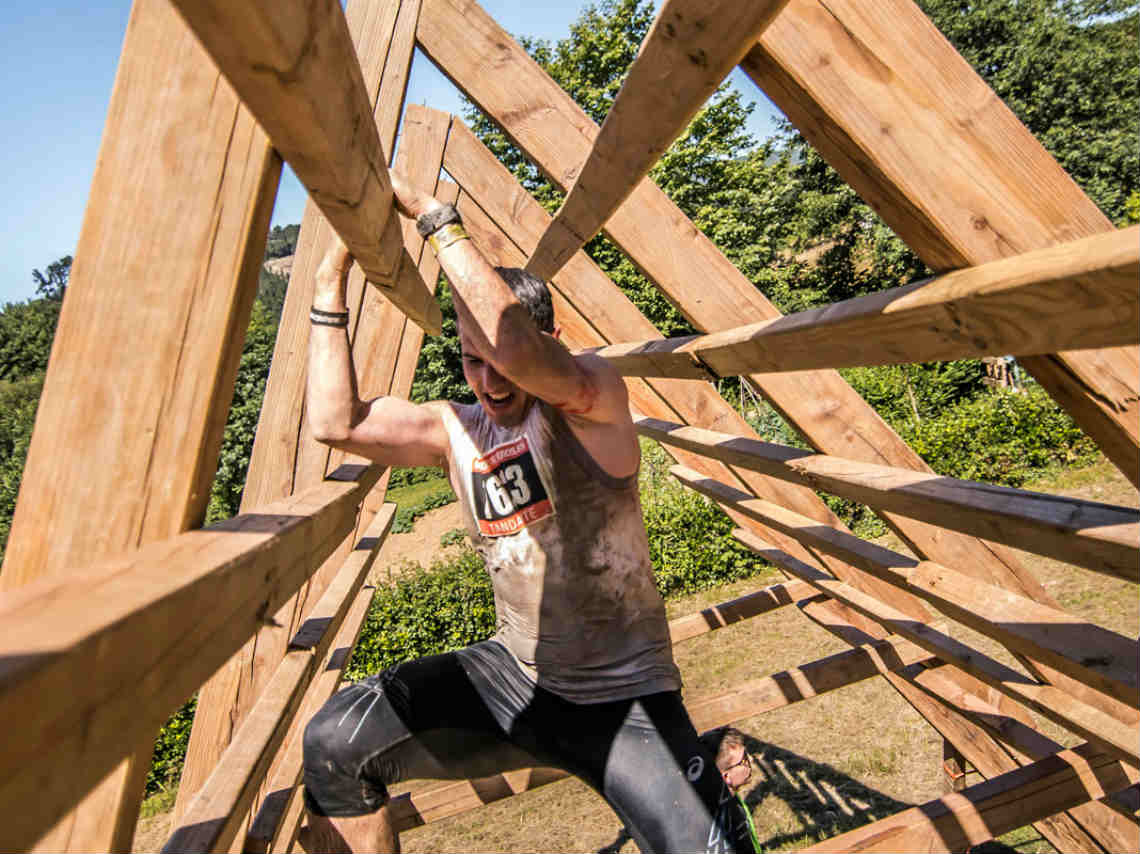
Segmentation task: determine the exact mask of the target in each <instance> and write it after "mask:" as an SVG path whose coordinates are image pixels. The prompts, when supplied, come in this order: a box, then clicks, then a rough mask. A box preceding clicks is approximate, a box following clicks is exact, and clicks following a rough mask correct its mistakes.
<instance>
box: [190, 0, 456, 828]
mask: <svg viewBox="0 0 1140 854" xmlns="http://www.w3.org/2000/svg"><path fill="white" fill-rule="evenodd" d="M418 13H419V4H418V2H415V0H403V2H401V0H385V2H381V3H368V2H356V3H352V4H350V5H349V8H348V12H347V18H348V23H349V28H350V31H351V33H352V36H353V39H354V41H355V44H356V45H357V49H358V51H359V54H360V56H361V59H362V61H363V62H364V63H365V67H364V70H363V73H364V74H365V75H366V79H367V83H368V86H367V88H368V97H369V99H370V101H371V102H375V103H376V111H375V127H376V129H377V131H378V133H379V135H380V137H381V143H382V145H383V146H384V150H385V151H387V152H390V151H391V150H392V149H393V147H394V143H395V139H396V128H397V123H398V121H399V106H400V104H401V103H402V100H403V93H404V88H405V81H406V79H407V73H408V67H409V64H410V62H411V55H412V48H413V44H412V41H413V37H412V33H414V31H415V26H416V20H417V18H418ZM382 87H387V88H382ZM393 105H394V106H395V109H393ZM438 145H439V148H442V145H443V142H442V140H440V142H439V144H438ZM439 156H440V155H437V159H436V163H435V166H434V171H432V168H433V167H431V166H430V164H426V165H425V166H424V169H425V172H426V173H430V174H425V178H426V179H430V180H433V181H434V177H435V175H437V174H438V172H439V162H438V158H439ZM429 159H430V158H429ZM395 219H398V217H396V218H395ZM413 233H414V230H413ZM335 239H336V235H335V233H334V232H333V230H332V228H331V227H330V226H329V225H328V223H327V222H325V220H324V219H323V217H322V216H321V214H320V212H319V211H318V209H317V208H316V206H315V205H313V204H312V202H311V201H310V204H309V205H308V207H307V208H306V211H305V218H304V221H303V223H302V227H301V233H300V237H299V240H298V246H297V252H296V256H295V259H294V264H293V274H292V277H291V280H290V285H289V289H288V291H287V293H286V298H285V306H284V309H283V311H282V315H281V321H280V323H279V326H278V333H277V342H276V346H275V348H274V355H273V360H272V369H271V371H270V374H269V381H268V383H267V385H266V390H265V398H264V403H263V404H262V408H261V417H260V420H259V422H258V430H257V436H256V439H255V441H254V446H253V453H252V455H251V460H250V466H249V472H248V474H247V477H246V485H245V491H244V493H243V495H242V508H243V510H244V509H247V508H250V507H254V506H257V505H258V504H260V503H266V502H269V501H275V500H278V499H281V498H284V497H286V496H288V495H290V494H292V493H293V492H294V491H295V490H297V489H304V488H306V487H308V486H310V485H311V484H314V483H319V482H320V481H321V479H322V478H323V477H324V476H325V474H326V472H328V471H331V470H333V469H335V468H336V465H339V464H340V463H341V462H343V461H344V456H343V455H338V456H337V459H336V460H335V465H332V466H331V467H330V454H329V449H328V448H327V447H326V446H324V445H321V444H320V443H318V442H317V441H316V440H315V439H313V438H312V436H311V435H310V431H309V429H308V426H307V424H306V423H305V421H304V414H303V402H304V397H305V391H304V390H305V379H306V375H307V360H306V358H305V357H304V353H305V352H306V348H307V346H308V334H309V319H308V311H309V306H310V305H311V304H312V292H313V283H314V276H315V273H316V270H317V267H318V265H319V264H320V262H321V259H322V258H323V256H324V254H325V252H326V251H327V250H328V248H329V247H330V246H331V245H332V242H333V241H334V240H335ZM408 246H409V247H411V249H412V251H413V252H414V253H415V254H416V256H417V257H418V256H419V254H420V251H421V249H422V241H420V240H419V238H418V236H417V237H415V239H414V241H412V242H410V243H408ZM429 254H430V253H429ZM423 273H424V275H425V276H426V277H427V279H430V281H431V282H432V284H433V286H434V284H435V278H436V274H437V273H438V267H425V268H424V269H423ZM349 307H350V309H351V315H352V321H353V323H354V324H355V329H354V330H353V335H352V347H353V352H354V355H355V359H356V364H357V365H358V366H359V368H360V376H359V384H360V390H361V393H363V394H366V395H378V394H385V393H388V391H389V389H390V385H391V382H392V372H393V370H394V369H395V364H396V359H397V356H398V355H399V353H400V348H401V341H402V340H403V339H404V338H408V339H411V338H413V337H415V336H414V335H413V334H411V333H409V332H408V331H407V330H406V329H405V325H406V322H405V318H404V315H403V314H402V313H401V312H400V311H399V310H398V309H397V308H396V307H395V306H394V305H393V304H392V303H391V302H390V301H388V300H386V299H385V298H384V297H383V296H381V294H380V292H379V289H376V288H368V287H366V286H365V282H364V277H363V275H362V273H361V272H360V269H359V267H358V266H355V265H354V266H353V269H352V272H351V273H350V276H349ZM415 328H417V329H418V327H415ZM419 340H420V339H419V338H416V350H417V351H418V347H419V343H418V342H419ZM412 361H413V363H414V361H415V359H414V357H413V358H412ZM382 499H383V491H382V490H380V492H379V494H378V495H377V496H376V497H375V498H373V497H371V496H370V498H369V500H368V501H367V502H366V504H365V512H364V513H362V519H361V523H362V526H361V527H360V528H359V530H363V527H366V526H367V523H368V521H369V519H370V517H371V513H374V512H375V511H376V509H378V507H379V502H380V501H382ZM351 545H352V540H351V539H346V540H345V542H344V543H343V544H342V545H341V548H340V549H339V550H338V551H337V552H336V553H335V554H334V555H333V556H331V557H330V559H329V560H328V561H327V563H326V565H325V566H324V567H322V568H321V569H320V570H319V571H318V572H317V573H316V574H315V575H314V576H313V578H312V580H311V581H310V583H309V584H308V585H307V586H306V587H305V588H303V590H302V591H301V593H300V594H299V595H298V597H297V598H296V599H295V600H293V601H292V602H290V603H288V604H287V605H285V606H284V607H283V608H282V611H281V612H280V613H278V614H277V615H276V619H275V625H272V626H266V627H264V628H263V629H262V630H261V631H260V632H259V633H258V636H257V637H256V638H255V639H251V640H250V642H249V643H248V644H247V645H246V647H245V648H244V649H243V650H242V651H241V652H240V653H239V654H238V655H236V656H234V658H233V660H231V661H230V662H228V663H227V664H226V666H225V667H224V668H223V669H222V670H220V671H219V672H218V673H217V674H216V675H215V676H214V677H213V678H212V679H211V680H210V681H209V682H208V683H207V684H206V685H205V686H204V687H203V689H202V692H201V694H200V695H199V699H198V711H197V713H196V715H195V719H194V726H193V729H192V730H191V736H190V744H189V747H188V749H187V754H186V761H185V765H184V768H183V773H182V781H181V783H180V786H179V791H178V799H177V802H176V804H175V809H174V813H173V822H174V824H175V825H177V824H178V823H179V819H180V817H181V815H182V814H183V812H184V811H185V809H186V806H187V804H188V803H189V801H190V800H191V798H192V797H193V796H194V795H195V794H197V792H198V790H199V789H200V788H201V786H202V784H203V783H204V782H205V781H206V779H207V778H208V777H209V775H210V774H211V772H212V771H213V768H214V765H215V763H217V761H218V759H219V758H220V756H221V754H222V752H223V751H224V750H225V748H226V746H227V745H228V744H229V742H230V739H231V738H232V736H233V733H234V731H235V730H236V728H237V727H238V726H239V725H240V724H241V722H242V721H243V720H244V718H245V716H246V715H247V714H248V713H249V710H250V709H251V708H252V707H253V705H254V703H255V702H256V701H257V699H258V697H259V695H260V693H261V691H262V689H263V688H264V686H265V685H266V684H267V683H268V680H269V678H270V677H271V675H272V673H273V671H274V668H275V667H276V666H277V663H278V662H279V661H280V660H281V657H282V656H283V655H284V654H285V649H286V646H287V645H288V643H289V641H290V638H291V637H292V636H293V634H294V632H295V631H296V630H297V627H298V625H299V623H300V621H301V619H302V618H303V617H304V615H305V612H306V610H307V609H308V608H309V607H311V606H312V604H313V602H315V601H316V599H317V598H319V596H320V595H321V593H322V591H323V590H324V586H325V585H327V584H328V582H329V581H330V580H331V579H332V577H333V576H334V575H335V573H336V572H337V571H338V570H339V567H340V565H341V563H342V562H343V561H344V559H345V557H346V555H347V553H348V550H349V549H350V548H351Z"/></svg>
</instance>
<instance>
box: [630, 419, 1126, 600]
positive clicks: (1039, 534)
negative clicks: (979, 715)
mask: <svg viewBox="0 0 1140 854" xmlns="http://www.w3.org/2000/svg"><path fill="white" fill-rule="evenodd" d="M634 423H635V424H636V425H637V428H638V432H640V433H641V435H643V436H648V437H649V438H651V439H655V440H657V441H658V442H661V443H663V444H665V445H673V446H676V447H680V448H684V449H685V450H688V451H692V452H693V453H698V454H707V455H709V456H711V457H713V458H715V459H718V460H721V461H722V462H726V463H731V464H732V465H736V466H740V467H743V468H751V469H754V470H756V471H760V472H763V473H765V474H769V475H771V476H773V477H779V478H786V479H788V480H790V481H792V482H795V483H802V484H804V485H806V486H811V487H812V488H814V489H818V490H822V491H824V492H830V493H832V494H834V495H839V496H842V497H843V498H847V499H850V500H852V501H856V502H858V503H860V504H869V505H872V506H874V507H879V508H882V509H885V510H890V511H892V512H895V513H899V514H901V515H903V516H908V517H914V518H917V519H921V520H923V521H925V522H929V523H930V524H932V525H939V526H942V527H947V528H952V529H954V530H956V531H962V532H964V533H967V534H973V535H974V536H976V537H982V538H984V539H987V540H993V541H995V542H999V543H1005V544H1006V545H1010V546H1014V547H1017V548H1021V549H1025V550H1026V551H1031V552H1034V553H1035V554H1041V555H1046V556H1048V557H1053V558H1056V559H1057V560H1062V561H1065V562H1068V563H1073V564H1076V565H1077V566H1083V567H1085V568H1087V569H1091V570H1093V571H1095V572H1100V573H1104V574H1107V575H1112V576H1115V577H1117V578H1123V579H1125V580H1128V581H1133V582H1136V581H1140V511H1137V510H1136V509H1134V508H1131V507H1120V506H1116V505H1111V504H1103V503H1100V502H1095V501H1082V500H1080V499H1076V498H1068V497H1065V496H1058V495H1047V494H1044V493H1039V492H1029V491H1027V490H1020V489H1010V488H1009V487H1003V486H993V485H991V484H985V483H975V482H973V481H965V480H956V479H954V478H950V477H941V476H939V475H934V474H925V473H923V472H915V471H910V470H908V469H895V468H888V467H887V466H875V465H871V464H869V463H860V462H856V461H854V460H842V459H839V458H837V457H829V456H826V455H823V454H812V453H810V452H808V451H802V450H799V449H797V448H789V447H785V446H782V445H773V444H771V443H768V442H762V441H758V440H755V439H749V438H747V437H744V436H734V435H732V434H731V433H719V432H716V431H713V430H701V429H700V428H697V427H687V426H685V425H683V424H676V423H669V422H666V421H661V420H659V419H654V418H645V417H643V416H638V417H635V418H634Z"/></svg>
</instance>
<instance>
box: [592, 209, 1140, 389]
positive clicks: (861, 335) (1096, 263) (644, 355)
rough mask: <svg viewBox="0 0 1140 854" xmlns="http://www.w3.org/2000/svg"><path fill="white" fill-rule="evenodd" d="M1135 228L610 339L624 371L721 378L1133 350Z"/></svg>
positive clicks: (1139, 233) (1139, 245)
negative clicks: (911, 279)
mask: <svg viewBox="0 0 1140 854" xmlns="http://www.w3.org/2000/svg"><path fill="white" fill-rule="evenodd" d="M1137 279H1140V226H1133V227H1131V228H1124V229H1119V230H1116V231H1109V232H1105V233H1103V234H1097V235H1094V236H1092V237H1086V238H1083V239H1082V240H1075V241H1073V242H1071V243H1063V244H1060V245H1057V246H1051V247H1048V248H1045V249H1037V250H1034V251H1031V252H1026V253H1024V254H1022V255H1017V256H1013V257H1010V258H1003V259H999V260H997V261H990V262H989V263H987V264H983V265H981V266H978V267H970V268H967V269H964V270H958V271H955V272H953V273H947V274H945V275H943V276H939V277H937V278H935V279H932V280H930V281H926V282H917V283H915V284H911V285H905V286H903V287H899V288H892V289H890V290H886V291H881V292H879V293H876V294H868V295H866V296H862V297H856V298H855V299H850V300H845V301H843V302H839V303H834V304H833V305H828V306H823V307H821V308H815V309H810V310H808V311H802V312H799V313H797V314H792V315H788V316H787V317H781V318H779V319H776V320H763V321H760V322H759V323H752V324H748V325H746V326H738V327H735V328H733V329H726V330H723V331H721V332H713V333H711V334H709V335H697V336H692V335H690V336H685V337H680V338H667V339H664V340H650V341H640V342H633V343H623V344H611V345H609V346H607V347H602V348H600V349H598V350H596V351H595V352H596V353H597V354H598V355H600V356H604V357H606V358H607V359H609V360H610V362H611V364H613V365H614V366H615V367H616V368H617V369H618V370H619V371H621V372H622V374H623V375H624V376H637V377H646V376H675V375H676V373H675V372H677V371H690V370H692V369H693V367H692V366H693V364H694V362H698V363H700V364H702V365H704V366H706V367H707V368H709V369H710V370H711V371H712V372H713V373H714V374H716V375H717V376H721V377H728V376H737V375H740V374H749V373H754V372H765V371H802V370H812V369H816V368H847V367H853V366H856V365H890V364H901V363H906V362H932V361H939V360H947V359H968V358H978V357H981V356H986V355H990V354H1004V353H1012V354H1014V355H1016V356H1025V355H1032V354H1038V353H1051V352H1055V351H1058V350H1080V349H1091V348H1096V347H1115V346H1121V345H1126V344H1129V345H1135V344H1136V343H1137V342H1138V341H1140V332H1138V331H1137V330H1138V329H1140V295H1138V294H1137V289H1136V281H1137Z"/></svg>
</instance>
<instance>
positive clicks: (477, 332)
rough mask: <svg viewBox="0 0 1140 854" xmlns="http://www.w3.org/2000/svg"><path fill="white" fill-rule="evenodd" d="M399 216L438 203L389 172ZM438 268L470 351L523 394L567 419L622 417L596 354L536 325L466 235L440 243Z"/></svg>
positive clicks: (616, 381)
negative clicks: (579, 352) (570, 346)
mask: <svg viewBox="0 0 1140 854" xmlns="http://www.w3.org/2000/svg"><path fill="white" fill-rule="evenodd" d="M392 187H393V190H394V191H395V194H396V200H397V205H398V207H399V209H400V211H401V213H403V214H405V215H406V216H410V217H413V218H417V217H419V216H421V215H423V214H425V213H428V212H430V211H432V210H435V209H437V208H439V207H441V206H442V204H441V203H440V202H439V201H438V200H436V199H434V198H432V197H431V196H429V195H427V194H425V193H421V192H419V191H417V190H415V189H414V188H412V187H411V186H410V185H408V184H407V183H406V182H405V181H404V180H403V177H402V176H400V175H399V174H398V173H392ZM438 257H439V262H440V266H441V267H442V268H443V270H444V272H445V273H446V274H447V277H448V281H450V282H451V285H452V292H453V294H454V295H455V309H456V313H457V314H458V316H459V322H460V324H461V325H462V326H463V328H464V330H465V333H466V334H467V336H468V337H469V338H470V339H471V341H472V343H473V344H474V345H475V349H476V350H477V351H478V354H479V356H480V357H481V358H483V359H484V360H486V361H488V362H490V363H491V364H492V365H493V366H494V367H495V370H497V371H498V372H499V373H500V374H502V375H503V376H504V377H507V378H508V379H510V380H511V381H512V382H514V383H515V384H516V385H518V386H519V387H520V388H522V389H523V390H524V391H526V392H528V393H529V394H532V395H534V396H535V397H538V398H540V399H542V400H545V401H547V402H548V403H550V404H553V405H554V406H557V407H558V408H559V409H561V410H562V411H563V412H565V413H566V414H567V415H568V416H571V417H572V418H574V419H575V420H581V421H587V422H594V423H602V424H613V423H616V422H619V421H623V420H628V419H629V408H628V406H629V405H628V398H627V394H626V389H625V384H624V382H623V381H622V379H621V377H620V375H619V374H618V373H617V371H615V370H613V369H612V368H611V367H610V366H609V364H608V363H606V362H605V361H604V360H601V359H594V358H587V359H579V358H576V357H575V356H573V355H572V354H571V353H570V352H569V351H568V350H567V349H566V348H565V347H564V346H563V345H562V344H561V343H559V342H558V341H557V340H556V339H555V338H554V337H553V336H552V335H549V334H547V333H545V332H542V331H541V330H539V329H538V328H537V327H536V326H535V324H534V322H533V321H532V320H531V318H530V316H529V314H528V313H527V310H526V308H525V307H523V305H522V304H521V303H520V302H519V301H518V299H517V298H516V297H515V295H514V293H512V292H511V289H510V287H509V286H508V285H507V283H506V282H504V281H503V279H502V277H501V276H500V275H499V274H498V273H497V272H495V268H494V267H492V266H491V265H490V264H489V263H488V262H487V259H486V258H485V257H484V256H483V253H482V252H480V251H479V249H478V247H476V246H475V245H474V243H472V242H471V241H470V240H459V241H456V242H453V243H450V244H448V245H446V246H445V247H444V248H443V249H442V250H441V251H440V252H439V253H438Z"/></svg>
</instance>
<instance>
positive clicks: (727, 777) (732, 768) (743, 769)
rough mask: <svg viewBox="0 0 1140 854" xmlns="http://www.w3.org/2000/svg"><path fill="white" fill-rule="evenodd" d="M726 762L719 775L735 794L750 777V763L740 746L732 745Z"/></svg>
mask: <svg viewBox="0 0 1140 854" xmlns="http://www.w3.org/2000/svg"><path fill="white" fill-rule="evenodd" d="M726 760H727V761H726V763H725V766H724V768H723V770H722V771H721V775H722V776H723V777H724V782H725V783H726V784H727V785H728V787H729V788H730V789H732V791H734V792H735V791H736V790H737V789H739V788H740V787H741V786H743V785H744V784H745V783H747V782H748V780H749V778H751V777H752V763H751V761H750V760H749V757H748V754H747V752H746V751H745V750H744V745H742V744H734V745H732V747H730V748H729V749H728V756H727V757H726Z"/></svg>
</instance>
